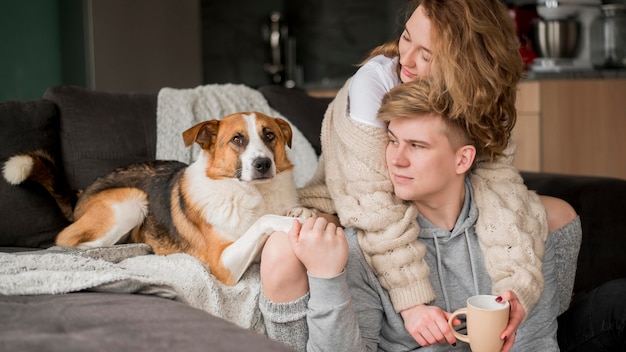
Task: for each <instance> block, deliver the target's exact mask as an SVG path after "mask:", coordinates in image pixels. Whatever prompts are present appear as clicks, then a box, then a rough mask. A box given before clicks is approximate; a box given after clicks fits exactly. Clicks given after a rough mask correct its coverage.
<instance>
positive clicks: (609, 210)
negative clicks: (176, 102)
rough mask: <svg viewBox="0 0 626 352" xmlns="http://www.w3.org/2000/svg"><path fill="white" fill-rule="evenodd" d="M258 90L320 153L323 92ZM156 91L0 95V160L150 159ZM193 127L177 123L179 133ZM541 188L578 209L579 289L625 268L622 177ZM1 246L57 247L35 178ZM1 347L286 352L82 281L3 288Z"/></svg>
mask: <svg viewBox="0 0 626 352" xmlns="http://www.w3.org/2000/svg"><path fill="white" fill-rule="evenodd" d="M257 90H258V91H259V92H260V93H261V94H262V95H263V97H264V98H265V99H266V100H267V102H268V103H269V105H270V106H271V107H272V108H273V109H275V110H276V111H278V112H279V113H280V114H282V115H283V116H284V117H286V118H287V119H288V120H289V121H290V122H291V123H292V124H294V125H295V126H296V127H297V128H298V129H299V130H300V131H301V132H302V134H303V135H304V136H305V137H306V139H307V140H308V141H309V142H310V144H311V146H312V147H313V148H314V150H315V152H317V153H319V152H320V140H319V133H320V127H321V120H322V117H323V114H324V111H325V109H326V107H327V106H328V104H329V102H330V99H329V98H319V97H312V96H310V95H308V94H307V93H306V92H305V91H303V90H299V89H287V88H284V87H281V86H264V87H259V88H257ZM157 99H158V96H157V94H149V93H118V92H103V91H92V90H88V89H84V88H81V87H75V86H66V85H60V86H53V87H50V88H48V89H47V90H46V91H45V92H44V94H43V97H42V99H38V100H34V101H26V102H24V101H6V102H2V103H0V126H1V128H0V162H1V163H2V164H4V162H5V161H6V160H7V159H8V158H9V157H11V156H13V155H15V154H18V153H20V152H24V151H28V150H33V149H43V150H45V151H47V152H49V153H50V154H51V155H52V156H53V157H54V158H55V160H56V162H57V164H58V165H60V167H61V169H62V171H63V173H64V175H65V179H66V181H67V187H70V188H72V189H83V188H84V187H85V186H86V185H88V184H90V183H91V182H92V181H93V180H95V178H97V177H99V176H101V175H104V174H106V173H108V172H109V171H111V170H113V169H115V168H116V167H119V166H123V165H126V164H129V163H133V162H141V161H146V160H153V159H155V156H156V147H155V146H156V110H157ZM187 127H188V126H181V131H182V130H183V129H186V128H187ZM522 176H523V179H524V182H525V183H526V184H527V186H528V187H529V188H530V189H532V190H536V191H537V192H538V193H539V194H542V195H550V196H555V197H559V198H562V199H564V200H566V201H567V202H569V203H570V204H571V205H572V206H573V207H574V208H575V209H576V211H577V212H578V214H579V215H580V217H581V221H582V226H583V238H582V245H581V249H580V253H579V257H578V268H577V272H576V276H575V283H574V300H575V299H576V297H578V296H580V295H581V294H583V293H585V292H586V291H588V290H590V289H592V288H594V287H595V286H597V285H599V284H600V283H603V282H606V281H609V280H612V279H616V278H622V277H626V255H624V253H623V252H624V250H626V217H625V216H624V215H623V212H624V209H626V180H622V179H615V178H608V177H595V176H588V177H586V176H575V175H561V174H545V173H529V172H523V173H522ZM0 192H1V194H2V200H1V201H0V207H1V209H2V212H1V214H2V221H1V223H0V252H5V253H26V252H29V251H40V250H44V249H46V248H49V247H51V246H53V244H54V238H55V236H56V234H57V233H58V232H59V231H60V230H61V229H62V228H64V227H65V226H66V225H67V221H66V220H65V219H64V217H63V216H62V214H61V212H60V210H59V209H58V207H57V206H56V203H55V202H54V200H53V199H52V198H51V197H50V196H49V195H48V194H47V193H46V191H45V190H43V189H42V188H41V187H40V186H38V185H36V184H31V183H28V182H26V183H24V184H22V185H20V186H11V185H9V184H7V183H6V182H4V181H2V182H0ZM0 319H1V320H2V322H3V324H2V327H1V328H0V350H12V351H42V350H49V351H56V350H59V351H61V350H62V351H83V350H103V351H119V350H131V349H132V350H137V351H143V350H146V351H147V350H150V351H160V350H167V351H196V350H207V349H209V350H216V351H222V350H225V351H226V350H227V351H250V350H255V351H287V350H288V348H287V347H285V346H283V345H281V344H279V343H277V342H274V341H270V340H269V339H267V338H266V337H264V336H263V335H262V334H258V333H256V332H252V331H249V330H246V329H243V328H240V327H239V326H236V325H234V324H232V323H231V322H228V321H225V320H224V319H221V318H219V317H216V316H214V315H211V314H209V313H207V312H205V311H202V310H199V309H196V308H193V307H190V306H188V305H186V304H184V303H181V302H179V301H177V300H175V299H167V298H162V297H156V296H153V295H149V294H132V293H128V294H126V293H125V294H119V293H103V292H91V291H89V290H84V291H79V292H74V293H67V294H57V295H51V294H41V295H0Z"/></svg>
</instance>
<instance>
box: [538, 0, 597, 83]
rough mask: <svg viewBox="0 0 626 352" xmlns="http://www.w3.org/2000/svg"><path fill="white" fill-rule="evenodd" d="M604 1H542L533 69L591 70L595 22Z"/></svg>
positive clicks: (539, 10)
mask: <svg viewBox="0 0 626 352" xmlns="http://www.w3.org/2000/svg"><path fill="white" fill-rule="evenodd" d="M601 6H602V1H601V0H538V2H537V14H538V15H539V17H540V18H539V19H538V20H537V22H536V23H535V26H534V30H535V33H534V34H535V36H534V44H535V47H536V48H537V49H538V50H537V51H538V57H537V58H536V59H535V60H534V61H533V63H532V65H531V67H530V68H531V69H532V70H533V71H565V70H591V69H593V66H592V63H591V24H592V22H593V20H594V19H595V18H596V17H597V16H599V15H600V13H601Z"/></svg>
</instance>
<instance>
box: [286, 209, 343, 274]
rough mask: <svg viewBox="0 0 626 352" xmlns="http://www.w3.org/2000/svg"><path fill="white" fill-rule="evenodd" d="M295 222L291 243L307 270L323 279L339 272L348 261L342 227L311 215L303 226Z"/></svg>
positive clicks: (290, 232) (291, 233) (290, 236)
mask: <svg viewBox="0 0 626 352" xmlns="http://www.w3.org/2000/svg"><path fill="white" fill-rule="evenodd" d="M296 223H298V224H297V225H294V226H293V227H292V229H291V231H289V242H290V243H291V248H292V250H293V252H294V254H295V255H296V257H298V259H300V261H301V262H302V264H303V265H304V266H305V267H306V269H307V271H308V273H309V274H310V275H312V276H315V277H321V278H330V277H333V276H337V275H339V274H340V273H341V272H342V271H343V270H344V268H345V266H346V263H347V262H348V241H346V237H345V235H344V232H343V229H342V228H341V227H337V226H336V225H335V224H333V223H330V222H328V221H327V220H326V219H325V218H323V217H318V218H308V219H306V220H305V221H304V224H302V225H301V228H300V226H298V225H299V222H298V221H296Z"/></svg>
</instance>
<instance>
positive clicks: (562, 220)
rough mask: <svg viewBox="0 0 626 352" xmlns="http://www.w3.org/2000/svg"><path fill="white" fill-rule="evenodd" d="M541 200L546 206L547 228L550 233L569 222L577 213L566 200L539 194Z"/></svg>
mask: <svg viewBox="0 0 626 352" xmlns="http://www.w3.org/2000/svg"><path fill="white" fill-rule="evenodd" d="M541 202H542V203H543V206H544V207H545V208H546V215H547V219H548V228H549V229H550V232H551V233H552V232H555V231H556V230H558V229H560V228H561V227H563V226H565V225H567V224H569V223H570V222H572V221H573V220H574V219H575V218H576V216H577V215H578V214H576V210H574V208H573V207H572V206H571V205H570V204H569V203H568V202H566V201H564V200H562V199H560V198H555V197H549V196H541Z"/></svg>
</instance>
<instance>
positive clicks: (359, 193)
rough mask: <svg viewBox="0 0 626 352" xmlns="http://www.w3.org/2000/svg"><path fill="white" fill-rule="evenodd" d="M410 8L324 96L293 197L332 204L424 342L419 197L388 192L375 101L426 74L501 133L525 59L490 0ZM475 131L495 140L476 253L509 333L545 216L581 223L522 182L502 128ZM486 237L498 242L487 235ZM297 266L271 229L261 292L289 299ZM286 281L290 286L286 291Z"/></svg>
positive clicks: (482, 183)
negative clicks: (388, 36) (314, 163)
mask: <svg viewBox="0 0 626 352" xmlns="http://www.w3.org/2000/svg"><path fill="white" fill-rule="evenodd" d="M409 13H410V18H409V19H408V20H407V22H406V27H405V30H404V32H403V33H402V35H401V37H400V38H399V40H397V41H394V42H393V43H389V44H386V45H383V46H381V47H379V48H377V49H375V50H374V52H373V55H372V57H371V58H369V59H368V60H367V61H366V63H365V64H364V65H363V66H362V67H361V68H360V69H359V70H358V71H357V73H356V74H355V75H354V77H352V78H351V79H350V80H349V81H348V82H347V83H346V85H345V86H344V87H343V88H342V89H341V90H340V91H339V93H338V95H337V97H336V98H335V100H334V101H333V103H332V104H331V105H330V106H329V109H328V110H327V113H326V116H325V118H324V123H323V126H322V148H323V152H322V157H321V160H320V167H319V168H318V173H317V174H316V177H314V179H313V180H312V182H311V183H310V184H309V185H308V186H307V187H306V188H304V189H303V190H301V199H302V201H303V203H304V204H305V205H307V206H311V207H314V208H317V209H319V210H321V211H323V212H326V213H330V214H337V216H338V217H339V220H340V222H341V225H342V226H345V227H354V228H356V229H357V231H358V239H359V243H360V245H361V248H362V249H363V252H364V254H365V258H366V259H367V261H368V263H369V264H370V265H371V266H372V268H373V269H374V272H375V273H376V275H377V278H378V280H379V281H380V283H381V284H382V286H383V287H384V288H385V289H386V290H387V291H388V293H389V296H390V297H391V301H392V302H393V305H394V307H395V309H396V311H398V312H401V313H402V317H403V318H404V321H405V325H406V328H407V330H408V331H409V332H410V333H411V334H412V335H413V337H414V338H415V339H416V340H417V341H418V342H420V344H422V345H425V344H432V343H435V342H436V341H439V340H440V339H441V336H435V335H433V333H432V332H431V331H430V326H429V317H428V314H427V313H424V312H427V311H428V310H427V309H425V308H427V307H425V306H424V305H425V304H428V303H430V302H432V301H433V300H434V299H435V292H434V290H433V287H432V285H431V282H430V280H429V268H428V266H427V265H426V263H425V261H424V256H425V246H424V245H423V244H421V243H420V242H419V241H418V240H417V238H418V235H419V231H420V229H419V225H418V223H417V222H416V220H415V219H416V218H417V215H418V211H417V208H416V207H414V206H412V205H411V204H409V203H405V202H402V200H400V199H398V198H397V197H395V196H394V194H393V185H392V184H391V181H390V179H389V175H388V170H387V166H386V164H385V161H384V149H385V144H386V141H387V136H386V130H385V128H384V125H382V124H381V123H380V122H378V121H377V120H376V113H377V111H378V107H379V106H380V101H381V99H382V97H383V95H384V94H385V93H386V92H388V91H389V90H391V89H392V88H393V87H395V86H397V85H399V84H401V83H407V82H411V81H413V80H416V79H418V78H419V77H424V76H429V77H430V78H431V80H432V81H433V82H434V83H433V84H434V86H435V87H434V89H437V90H440V91H445V92H447V94H449V95H450V96H451V108H450V113H449V115H450V116H451V117H452V118H455V117H457V116H465V117H466V118H467V119H468V120H470V121H480V122H481V123H484V124H487V126H489V125H488V124H492V127H496V125H498V126H503V127H504V129H505V132H506V133H507V136H510V132H511V130H512V128H513V126H514V124H515V119H516V111H515V96H516V89H517V88H516V87H517V83H518V82H519V80H520V78H521V77H522V75H523V71H522V67H523V65H522V60H521V57H520V55H519V51H518V43H517V39H516V35H515V31H514V27H513V22H512V21H511V19H510V18H509V17H508V15H507V12H506V9H505V8H504V7H503V5H502V4H501V3H500V2H499V1H498V0H490V1H484V0H449V1H434V0H424V1H421V2H420V3H419V6H417V4H416V5H414V6H413V8H412V10H411V11H410V12H409ZM484 131H485V132H484V133H485V135H484V136H482V137H483V138H485V140H486V141H487V143H495V144H493V145H490V150H491V152H490V153H489V154H488V155H485V158H484V159H482V160H478V163H477V165H476V166H475V168H474V170H473V171H472V174H471V177H472V187H473V188H474V194H475V202H476V205H477V207H478V209H479V210H480V211H482V212H489V213H494V212H497V213H498V214H499V216H497V217H495V218H496V219H497V221H496V222H490V223H487V222H485V221H481V220H480V219H479V221H478V223H477V224H476V233H477V235H478V239H479V242H480V244H481V246H482V247H483V251H484V255H485V260H486V261H488V262H490V263H493V265H490V266H489V275H490V276H491V278H492V280H493V292H494V293H496V294H503V296H505V295H504V292H505V291H509V290H510V291H511V295H510V296H508V295H507V297H510V300H509V301H510V303H511V307H512V311H513V312H514V314H512V319H511V321H510V324H509V327H507V330H506V333H507V334H508V335H511V334H512V332H513V331H515V330H516V329H517V326H518V325H519V323H520V322H521V321H522V320H523V319H524V317H525V316H526V314H527V313H528V312H529V311H530V310H531V309H532V307H533V306H534V305H535V303H536V302H537V300H538V299H539V295H540V294H541V291H542V288H543V285H544V281H543V276H542V273H541V260H542V257H543V251H544V241H545V239H546V236H547V234H548V225H549V228H550V230H551V232H555V236H558V237H562V238H568V239H572V240H574V241H575V240H576V239H578V240H579V239H580V224H579V223H578V219H577V217H576V214H575V212H574V211H573V209H571V207H569V205H567V203H565V202H562V201H560V200H557V199H554V198H542V199H541V201H540V200H539V198H538V197H537V196H536V195H535V194H533V193H531V192H529V191H528V190H527V189H526V187H525V186H524V184H523V181H522V179H521V177H520V175H519V172H518V171H517V169H515V168H514V167H513V166H512V159H513V154H514V149H515V147H514V146H513V145H512V144H511V142H510V141H509V138H505V139H503V140H502V139H500V140H498V139H496V138H495V137H494V136H492V135H491V132H489V131H490V129H489V128H486V129H484ZM507 143H508V144H507ZM544 205H545V208H546V209H547V213H548V216H547V221H546V212H545V210H544ZM528 219H530V221H527V220H528ZM570 222H572V224H571V225H572V226H567V227H566V228H567V229H569V230H568V231H570V232H572V229H574V230H573V233H571V234H570V233H562V234H561V233H559V232H558V231H555V230H557V229H559V228H561V227H562V226H564V225H565V224H568V223H570ZM495 239H497V243H498V245H495V246H493V245H489V243H493V241H494V240H495ZM572 247H573V248H574V250H577V249H576V246H572ZM502 252H506V253H508V254H509V255H508V257H507V258H506V260H501V258H499V255H500V254H501V253H502ZM573 257H574V260H575V256H573ZM496 258H499V259H496ZM288 263H291V265H289V264H288ZM431 269H432V268H431ZM302 270H303V266H302V264H301V263H299V261H298V260H297V258H294V257H290V254H289V244H288V242H287V241H286V240H285V237H284V236H282V237H281V236H272V237H271V238H270V240H269V241H268V243H267V244H266V247H265V249H264V253H263V259H262V264H261V277H262V280H263V290H264V294H265V295H266V297H267V298H269V299H270V301H273V302H289V301H290V300H293V299H295V298H297V297H300V296H301V295H300V293H301V292H307V290H308V281H307V280H306V277H305V279H304V280H303V279H302V276H301V275H300V274H301V271H302ZM571 284H573V280H572V282H571ZM285 285H287V286H288V287H292V288H295V287H298V288H299V289H294V290H292V291H291V292H288V291H286V290H284V289H283V287H286V286H285ZM568 291H569V292H571V286H570V287H569V290H567V289H566V290H565V292H568ZM567 300H569V297H567Z"/></svg>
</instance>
